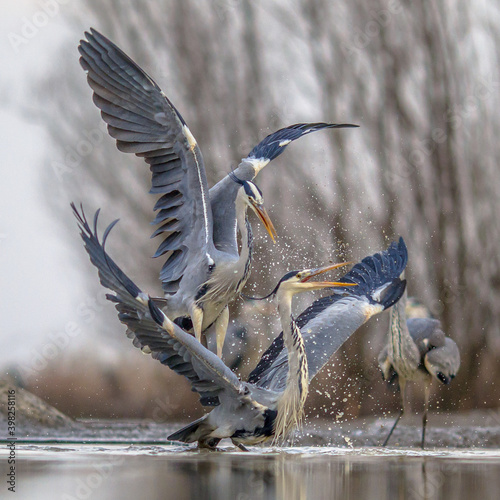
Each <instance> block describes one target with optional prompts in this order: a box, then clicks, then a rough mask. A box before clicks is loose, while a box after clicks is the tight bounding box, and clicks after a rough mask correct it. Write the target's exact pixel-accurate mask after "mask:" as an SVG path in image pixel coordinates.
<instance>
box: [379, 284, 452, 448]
mask: <svg viewBox="0 0 500 500" xmlns="http://www.w3.org/2000/svg"><path fill="white" fill-rule="evenodd" d="M406 308H407V294H406V293H405V294H404V295H403V298H402V299H401V300H400V301H399V302H398V303H397V304H396V305H395V306H394V307H393V308H392V311H391V323H390V328H389V341H388V343H387V345H386V346H385V347H384V348H383V349H382V351H381V352H380V354H379V358H378V362H379V366H380V369H381V371H382V377H383V378H384V380H386V381H387V382H389V383H391V382H393V381H394V380H395V379H397V380H398V383H399V389H400V392H401V411H400V413H399V415H398V417H397V418H396V421H395V422H394V425H393V426H392V428H391V430H390V431H389V434H388V436H387V438H386V439H385V441H384V444H383V446H386V445H387V443H388V442H389V439H390V438H391V436H392V433H393V432H394V429H395V428H396V426H397V424H398V422H399V420H400V418H401V417H402V415H403V413H404V410H405V404H406V400H405V396H406V383H407V382H408V381H414V382H417V383H422V384H423V385H424V414H423V418H422V441H421V447H422V449H424V446H425V430H426V426H427V410H428V407H429V398H430V391H431V384H432V381H433V380H437V381H438V382H440V383H442V384H449V383H450V382H451V381H452V380H453V378H454V377H455V375H456V374H457V372H458V369H459V368H460V352H459V350H458V347H457V344H456V343H455V342H454V341H453V340H452V339H450V338H449V337H446V336H445V334H444V332H443V331H442V330H441V323H440V322H439V321H438V320H436V319H433V318H429V317H427V318H416V317H414V318H409V319H407V317H406Z"/></svg>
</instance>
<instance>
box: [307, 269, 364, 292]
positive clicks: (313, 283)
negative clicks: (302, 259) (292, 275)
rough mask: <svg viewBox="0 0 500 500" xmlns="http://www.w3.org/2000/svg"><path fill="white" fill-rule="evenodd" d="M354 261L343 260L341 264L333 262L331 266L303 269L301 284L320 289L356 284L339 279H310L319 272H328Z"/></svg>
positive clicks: (311, 288) (310, 288)
mask: <svg viewBox="0 0 500 500" xmlns="http://www.w3.org/2000/svg"><path fill="white" fill-rule="evenodd" d="M351 264H352V262H341V263H339V264H331V265H329V266H324V267H318V268H316V269H310V270H307V271H302V274H303V275H305V276H303V277H302V279H301V281H300V283H299V284H300V285H305V286H304V288H308V289H309V290H320V289H323V288H331V287H346V286H356V283H342V282H339V281H311V282H310V281H309V280H310V279H311V278H313V277H314V276H318V275H319V274H323V273H326V272H328V271H333V270H334V269H338V268H339V267H344V266H349V265H351Z"/></svg>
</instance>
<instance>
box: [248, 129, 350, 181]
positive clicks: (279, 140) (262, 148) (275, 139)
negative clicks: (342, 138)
mask: <svg viewBox="0 0 500 500" xmlns="http://www.w3.org/2000/svg"><path fill="white" fill-rule="evenodd" d="M355 127H358V125H353V124H351V123H340V124H338V123H296V124H295V125H290V126H289V127H285V128H282V129H280V130H277V131H276V132H273V133H272V134H269V135H268V136H267V137H266V138H265V139H263V140H262V141H260V142H259V144H257V146H255V147H254V148H253V149H252V151H250V154H249V155H248V156H247V157H246V158H244V159H243V160H242V162H250V163H252V164H253V165H254V168H255V169H256V170H257V172H256V175H257V173H258V172H259V171H260V170H261V169H262V168H263V167H265V166H266V165H267V164H268V163H269V162H270V161H271V160H274V159H275V158H277V157H278V156H279V155H280V154H281V153H283V151H284V150H285V148H286V147H287V146H288V145H289V144H290V143H291V142H292V141H295V140H297V139H300V138H301V137H302V136H304V135H307V134H311V133H312V132H317V131H318V130H323V129H325V128H355Z"/></svg>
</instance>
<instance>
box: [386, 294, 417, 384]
mask: <svg viewBox="0 0 500 500" xmlns="http://www.w3.org/2000/svg"><path fill="white" fill-rule="evenodd" d="M406 298H407V295H406V292H405V293H404V295H403V297H401V299H400V300H399V302H397V303H396V304H395V305H394V306H393V307H392V309H391V322H390V327H389V328H390V330H389V356H390V358H391V359H392V362H393V365H394V366H395V368H396V370H398V368H399V369H400V370H402V371H405V368H408V370H416V369H417V368H418V365H419V364H420V355H419V352H418V348H417V346H416V345H415V342H414V341H413V339H412V338H411V335H410V331H409V330H408V326H407V324H406ZM401 375H402V376H403V373H402V374H401Z"/></svg>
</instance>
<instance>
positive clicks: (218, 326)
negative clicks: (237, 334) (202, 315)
mask: <svg viewBox="0 0 500 500" xmlns="http://www.w3.org/2000/svg"><path fill="white" fill-rule="evenodd" d="M227 325H229V308H228V307H227V306H226V307H225V308H224V309H223V310H222V312H221V313H220V314H219V317H218V318H217V319H216V320H215V340H216V342H217V356H219V358H222V348H223V347H224V339H225V338H226V332H227Z"/></svg>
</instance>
